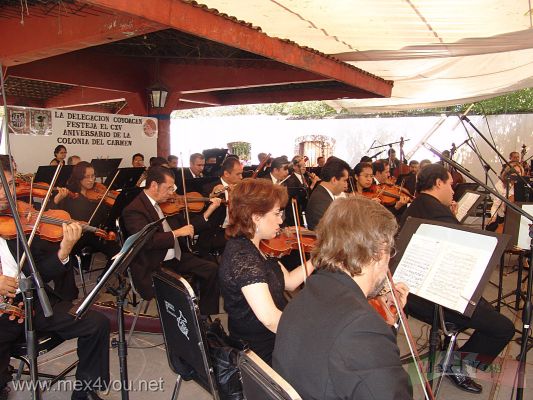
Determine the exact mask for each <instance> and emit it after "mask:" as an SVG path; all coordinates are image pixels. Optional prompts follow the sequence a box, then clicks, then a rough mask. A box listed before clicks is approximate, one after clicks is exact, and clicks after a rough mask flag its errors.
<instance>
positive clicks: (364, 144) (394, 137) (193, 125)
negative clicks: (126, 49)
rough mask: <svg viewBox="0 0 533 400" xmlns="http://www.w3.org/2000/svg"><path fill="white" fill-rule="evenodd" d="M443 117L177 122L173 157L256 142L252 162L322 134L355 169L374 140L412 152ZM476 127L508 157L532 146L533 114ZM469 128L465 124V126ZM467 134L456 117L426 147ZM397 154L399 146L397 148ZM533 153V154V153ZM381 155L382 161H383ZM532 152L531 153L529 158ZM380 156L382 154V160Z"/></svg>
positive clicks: (469, 162)
mask: <svg viewBox="0 0 533 400" xmlns="http://www.w3.org/2000/svg"><path fill="white" fill-rule="evenodd" d="M440 118H441V117H438V116H435V117H402V118H355V119H323V120H285V119H284V118H283V117H270V116H238V117H215V118H195V119H174V120H172V123H171V149H172V153H174V154H176V155H178V156H179V154H180V152H181V153H182V154H183V157H184V160H183V161H184V164H185V165H188V158H189V155H190V154H191V153H195V152H201V151H202V150H203V149H206V148H213V147H226V143H228V142H233V141H247V142H250V143H251V144H252V159H253V161H254V163H255V162H256V160H257V154H258V153H260V152H266V153H269V152H270V153H272V154H273V155H274V156H279V155H282V154H284V155H287V156H289V158H290V157H292V156H293V155H294V154H295V139H296V138H297V137H299V136H303V135H312V134H320V135H327V136H331V137H333V138H334V139H335V140H336V145H335V148H334V154H335V155H336V156H338V157H340V158H342V159H344V160H346V161H347V162H348V163H349V164H350V165H352V166H354V165H355V164H356V163H357V162H358V161H359V159H360V158H361V156H363V155H373V154H375V153H376V152H377V151H379V150H371V151H369V152H368V153H367V152H366V151H367V150H368V148H369V147H370V145H371V144H372V142H373V141H374V140H376V143H382V144H384V143H388V142H393V141H398V140H400V137H401V136H403V137H404V139H405V140H407V139H409V140H408V141H406V142H405V146H404V151H405V153H406V154H407V153H409V152H410V151H411V150H412V149H413V148H414V147H415V145H416V144H417V143H418V142H419V141H420V140H421V139H422V138H423V137H424V135H425V134H426V133H428V132H429V131H430V130H431V128H432V127H433V126H434V125H435V123H436V122H437V121H438V120H439V119H440ZM470 119H471V120H472V123H473V124H474V125H475V126H476V127H477V128H478V129H479V130H480V131H481V132H482V133H483V134H484V135H485V136H487V137H489V138H490V132H492V137H494V141H495V143H496V146H497V148H498V149H499V151H500V152H502V153H503V154H504V155H505V156H506V157H507V156H508V155H509V153H510V152H511V151H515V150H516V151H520V150H521V146H522V144H523V143H525V144H526V145H527V146H533V133H532V132H533V114H517V115H514V114H511V115H497V116H489V117H487V118H485V117H481V116H472V117H470ZM465 124H466V123H465ZM466 126H467V128H468V131H469V132H470V133H471V134H472V135H473V136H474V142H475V143H477V145H478V146H479V149H480V151H481V153H482V155H483V156H484V157H485V158H486V159H487V161H488V162H489V163H490V164H491V165H492V166H493V167H494V168H495V169H496V170H498V171H499V170H500V166H499V164H498V162H497V156H496V155H495V154H493V153H492V150H490V148H489V147H488V145H486V143H485V142H484V141H483V140H482V139H481V138H480V137H479V136H478V135H477V133H475V132H474V130H473V129H472V128H471V127H470V126H469V125H467V124H466ZM465 139H467V134H466V132H465V129H464V128H463V125H462V124H461V123H459V119H458V118H457V117H449V118H447V119H446V120H445V121H444V123H443V124H442V125H441V126H440V127H439V128H438V129H437V130H436V131H435V133H434V134H433V135H432V136H431V137H430V138H429V139H428V143H430V144H431V145H433V146H434V147H436V148H437V149H439V150H445V149H448V150H449V149H450V147H451V145H452V143H455V144H456V145H459V144H460V143H462V142H463V141H464V140H465ZM395 149H396V151H397V152H398V147H397V145H396V146H395ZM532 151H533V150H532ZM384 154H385V153H383V157H384ZM531 154H532V153H531V151H530V153H529V155H531ZM380 157H381V156H380ZM412 158H413V159H416V160H419V161H420V160H421V159H424V158H429V159H430V160H432V161H438V158H437V157H436V156H434V155H433V153H431V152H429V151H428V150H426V149H425V148H420V149H419V150H418V151H417V152H415V153H414V155H413V157H412ZM455 160H456V161H459V162H461V163H463V164H464V166H465V167H466V168H468V169H469V170H470V171H472V172H473V173H474V175H475V176H477V177H479V178H483V169H482V167H481V165H480V163H479V161H478V159H477V157H476V155H475V154H474V153H473V152H472V151H471V150H470V149H469V148H468V147H467V145H464V146H462V147H461V148H460V149H459V150H458V152H457V155H456V157H455Z"/></svg>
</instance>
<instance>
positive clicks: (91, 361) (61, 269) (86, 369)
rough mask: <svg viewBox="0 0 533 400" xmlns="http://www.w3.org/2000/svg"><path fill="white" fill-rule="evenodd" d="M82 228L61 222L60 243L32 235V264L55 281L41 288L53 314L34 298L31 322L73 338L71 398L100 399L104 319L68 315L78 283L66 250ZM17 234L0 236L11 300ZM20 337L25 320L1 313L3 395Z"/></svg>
mask: <svg viewBox="0 0 533 400" xmlns="http://www.w3.org/2000/svg"><path fill="white" fill-rule="evenodd" d="M7 160H8V158H7V157H2V158H1V160H0V161H1V164H2V170H3V173H4V175H5V177H6V178H7V181H8V182H9V184H10V185H13V179H12V176H11V173H10V171H9V162H8V161H7ZM0 204H2V205H3V206H4V207H5V206H6V204H7V201H6V195H5V192H4V189H3V187H2V186H1V185H0ZM80 235H81V227H80V225H78V224H77V223H71V224H69V225H65V224H64V225H63V239H62V240H61V242H60V243H51V242H46V241H44V240H41V239H40V238H39V237H36V238H35V239H34V241H33V242H32V244H31V251H32V254H33V257H34V259H35V262H36V266H37V269H38V270H39V272H40V274H41V277H42V278H43V281H44V282H45V283H49V282H50V281H52V280H53V281H54V282H55V286H54V290H53V291H52V290H51V289H50V288H49V286H47V287H45V288H46V290H47V293H48V296H49V298H50V303H51V305H52V308H53V312H54V315H53V316H52V317H50V318H45V316H44V313H43V310H42V307H41V305H40V303H39V302H38V301H37V302H36V303H35V317H34V318H35V319H34V324H35V327H36V329H37V331H46V332H54V333H56V334H58V335H59V336H60V337H62V338H63V339H65V340H68V339H72V338H78V348H77V352H78V358H79V364H78V367H77V370H76V379H77V380H78V381H79V382H80V385H78V384H76V389H77V390H75V391H74V392H73V393H72V399H74V400H79V399H96V400H98V399H100V397H98V395H97V394H96V393H95V391H97V390H99V389H101V390H103V387H102V386H99V385H104V384H108V383H109V330H110V327H109V320H108V319H107V318H106V317H105V316H103V315H101V314H99V313H97V312H95V311H89V312H88V313H87V314H86V315H85V316H84V317H83V318H81V319H79V320H76V319H75V318H74V317H73V316H72V315H70V314H69V310H70V309H71V308H72V306H73V304H72V300H74V299H76V298H77V294H78V291H77V288H76V285H75V282H74V274H73V270H72V265H71V262H72V257H71V256H70V253H71V251H72V249H73V247H74V246H75V244H76V242H77V241H78V239H79V238H80ZM16 254H17V239H12V240H5V239H3V238H0V271H1V273H0V295H4V296H7V297H11V298H14V304H18V302H19V301H22V295H21V293H20V291H19V290H18V277H17V276H16V275H17V268H18V266H17V261H16V260H15V255H16ZM22 273H23V274H24V275H25V276H29V275H30V270H29V267H28V265H27V263H25V264H24V266H23V268H22ZM23 336H24V324H19V323H17V321H11V320H9V319H8V318H7V316H6V315H2V316H0V396H3V397H1V398H7V390H8V389H7V388H6V384H7V383H8V382H9V381H10V380H11V374H10V373H9V372H8V366H9V361H10V348H11V345H12V343H13V342H15V341H17V340H20V339H21V337H23Z"/></svg>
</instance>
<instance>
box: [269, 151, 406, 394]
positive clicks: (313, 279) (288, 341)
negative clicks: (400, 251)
mask: <svg viewBox="0 0 533 400" xmlns="http://www.w3.org/2000/svg"><path fill="white" fill-rule="evenodd" d="M328 162H329V161H328ZM397 227H398V225H397V223H396V220H395V219H394V216H393V215H392V214H391V213H390V212H388V211H387V210H385V209H384V208H383V207H381V206H380V205H378V204H377V203H376V202H374V201H371V200H368V199H365V198H362V197H361V196H355V197H350V198H345V199H338V200H336V201H335V202H333V204H332V205H331V206H330V207H329V208H328V210H327V211H326V213H325V214H324V216H323V218H322V220H321V221H320V223H319V225H318V227H317V228H316V233H317V243H316V247H315V251H314V252H313V257H312V260H311V261H312V263H313V265H315V268H316V271H315V273H314V274H313V275H311V276H310V277H309V278H308V279H307V282H306V284H305V287H304V288H303V289H302V290H301V291H300V292H299V293H298V295H297V296H296V297H295V298H294V299H293V300H291V302H290V303H289V304H288V305H287V306H286V307H285V310H284V311H283V314H282V315H281V319H280V321H279V325H278V330H277V334H276V344H275V349H274V354H273V367H274V369H275V370H276V372H278V373H279V374H280V375H281V376H282V377H283V378H285V379H286V380H287V381H288V382H289V383H290V384H291V385H292V386H294V388H295V389H296V391H297V392H298V393H299V394H300V395H301V396H302V398H303V399H311V398H312V399H320V400H333V399H335V400H337V399H353V400H371V399H372V400H376V399H379V400H389V399H390V400H393V399H394V400H407V399H412V394H411V390H410V388H409V377H408V375H407V373H406V371H405V370H404V369H403V367H402V364H401V362H400V351H399V349H398V345H397V343H396V336H395V334H394V332H393V331H392V329H391V328H390V327H389V326H388V325H387V324H386V323H385V322H384V320H383V319H382V318H381V317H380V316H379V314H378V313H377V312H376V311H375V310H374V309H373V308H372V307H370V306H369V304H368V301H367V298H369V297H373V296H375V295H377V294H378V293H379V292H380V290H381V289H382V287H383V286H384V283H385V277H386V274H387V271H388V264H389V259H390V257H391V255H392V254H393V253H394V235H395V233H396V230H397ZM396 289H397V290H398V294H399V297H400V299H399V301H400V305H401V306H403V305H405V302H406V300H407V295H408V288H407V286H406V285H405V284H401V283H399V284H397V285H396Z"/></svg>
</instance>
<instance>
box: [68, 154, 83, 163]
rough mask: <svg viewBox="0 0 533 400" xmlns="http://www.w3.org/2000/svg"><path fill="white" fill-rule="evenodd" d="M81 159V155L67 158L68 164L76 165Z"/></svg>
mask: <svg viewBox="0 0 533 400" xmlns="http://www.w3.org/2000/svg"><path fill="white" fill-rule="evenodd" d="M80 161H81V158H80V156H69V158H68V159H67V165H76V164H78V163H79V162H80Z"/></svg>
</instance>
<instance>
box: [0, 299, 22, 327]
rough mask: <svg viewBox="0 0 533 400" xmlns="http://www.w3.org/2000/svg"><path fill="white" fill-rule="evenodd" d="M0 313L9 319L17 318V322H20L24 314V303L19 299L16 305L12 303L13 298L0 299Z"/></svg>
mask: <svg viewBox="0 0 533 400" xmlns="http://www.w3.org/2000/svg"><path fill="white" fill-rule="evenodd" d="M1 300H2V301H1V302H0V315H8V316H9V320H10V321H14V320H15V319H16V320H17V323H19V324H22V323H23V322H24V318H25V317H26V315H25V314H24V303H23V302H22V301H21V302H20V303H18V304H17V305H16V306H14V305H13V299H8V300H6V299H5V298H4V299H1Z"/></svg>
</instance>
